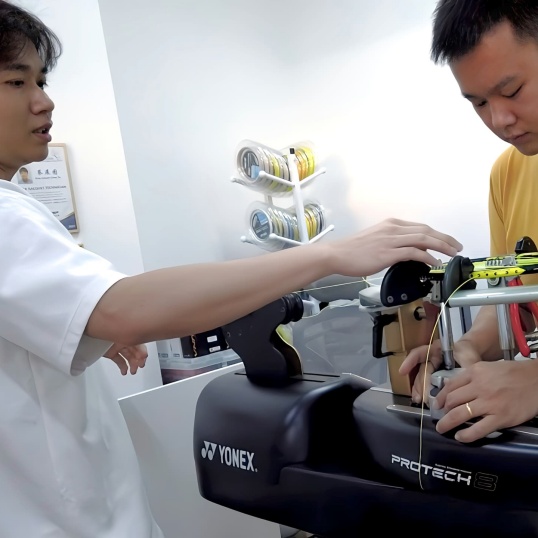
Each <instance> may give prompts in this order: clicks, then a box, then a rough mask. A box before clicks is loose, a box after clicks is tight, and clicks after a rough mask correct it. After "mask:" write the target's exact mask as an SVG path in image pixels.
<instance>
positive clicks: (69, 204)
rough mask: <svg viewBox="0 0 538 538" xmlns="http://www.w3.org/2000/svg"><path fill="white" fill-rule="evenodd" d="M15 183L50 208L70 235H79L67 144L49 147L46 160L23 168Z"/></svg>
mask: <svg viewBox="0 0 538 538" xmlns="http://www.w3.org/2000/svg"><path fill="white" fill-rule="evenodd" d="M12 181H13V182H15V183H18V184H19V186H20V187H22V188H23V189H24V190H25V191H26V192H27V193H28V194H29V195H30V196H32V197H33V198H35V199H36V200H39V201H40V202H41V203H42V204H44V205H45V206H47V207H48V208H49V209H50V211H51V212H52V214H53V215H54V216H55V217H56V218H57V219H58V220H59V221H60V222H61V223H62V224H63V225H64V226H65V227H66V228H67V230H69V231H70V232H71V233H75V232H78V231H79V229H78V219H77V213H76V208H75V199H74V197H73V189H72V186H71V175H70V172H69V161H68V159H67V149H66V146H65V144H49V154H48V156H47V158H46V159H45V160H44V161H40V162H35V163H30V164H27V165H25V166H23V167H21V168H20V169H19V171H18V172H17V173H16V174H15V177H14V178H13V180H12Z"/></svg>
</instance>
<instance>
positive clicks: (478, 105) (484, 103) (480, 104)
mask: <svg viewBox="0 0 538 538" xmlns="http://www.w3.org/2000/svg"><path fill="white" fill-rule="evenodd" d="M486 103H487V101H479V102H478V103H474V104H473V106H474V107H475V108H482V107H484V106H486Z"/></svg>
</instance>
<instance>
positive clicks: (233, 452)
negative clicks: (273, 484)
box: [201, 441, 258, 473]
mask: <svg viewBox="0 0 538 538" xmlns="http://www.w3.org/2000/svg"><path fill="white" fill-rule="evenodd" d="M217 448H218V455H219V456H220V463H222V464H223V465H227V466H228V467H235V468H237V469H242V470H243V471H251V472H253V473H257V472H258V469H256V467H254V452H249V451H248V450H241V449H239V448H231V447H229V446H224V445H217V444H216V443H210V442H209V441H204V446H203V447H202V450H201V453H202V458H204V459H208V460H210V461H212V460H213V458H214V457H215V454H216V453H217ZM218 460H219V458H217V461H218Z"/></svg>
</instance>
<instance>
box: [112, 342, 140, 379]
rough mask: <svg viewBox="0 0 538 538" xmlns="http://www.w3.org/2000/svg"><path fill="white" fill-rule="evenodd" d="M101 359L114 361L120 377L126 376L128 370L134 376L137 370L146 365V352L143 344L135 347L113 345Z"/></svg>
mask: <svg viewBox="0 0 538 538" xmlns="http://www.w3.org/2000/svg"><path fill="white" fill-rule="evenodd" d="M103 357H106V358H107V359H111V360H112V361H114V362H115V363H116V364H117V365H118V368H119V369H120V372H121V373H122V375H127V372H128V371H129V370H130V371H131V374H133V375H134V374H136V372H137V371H138V369H139V368H144V366H145V365H146V359H147V358H148V350H147V348H146V346H145V345H144V344H140V345H137V346H124V345H123V344H114V345H113V346H112V347H111V348H110V349H109V350H108V351H107V352H106V353H105V354H104V355H103Z"/></svg>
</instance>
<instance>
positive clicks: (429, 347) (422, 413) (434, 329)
mask: <svg viewBox="0 0 538 538" xmlns="http://www.w3.org/2000/svg"><path fill="white" fill-rule="evenodd" d="M472 280H474V279H473V278H469V279H468V280H466V281H465V282H463V283H462V284H460V285H459V286H458V287H457V288H456V289H455V290H454V291H453V292H452V293H451V294H450V296H449V298H448V299H447V300H446V301H445V302H444V303H443V306H442V307H441V310H440V311H439V314H438V315H437V319H436V320H435V325H434V326H433V330H432V334H431V336H430V341H429V343H428V350H427V351H426V362H425V363H424V376H423V380H422V405H421V409H420V432H419V449H418V483H419V485H420V489H421V490H424V487H423V486H422V430H423V425H424V395H425V394H426V372H427V370H428V362H429V358H430V349H431V346H432V341H433V337H434V335H435V331H436V330H437V325H439V320H440V319H441V314H442V313H443V311H444V309H445V305H446V303H448V302H450V299H452V296H453V295H454V294H455V293H456V292H457V291H458V290H459V289H460V288H462V287H463V286H465V284H467V283H468V282H471V281H472ZM449 315H450V314H449Z"/></svg>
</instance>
